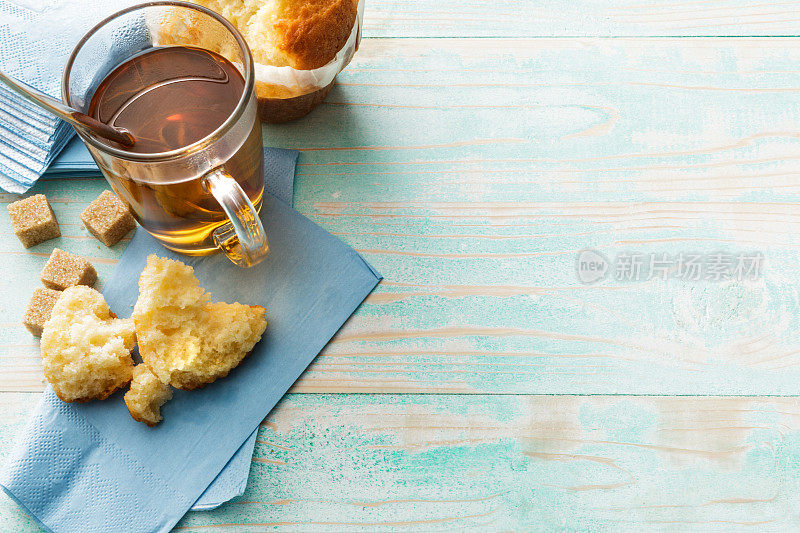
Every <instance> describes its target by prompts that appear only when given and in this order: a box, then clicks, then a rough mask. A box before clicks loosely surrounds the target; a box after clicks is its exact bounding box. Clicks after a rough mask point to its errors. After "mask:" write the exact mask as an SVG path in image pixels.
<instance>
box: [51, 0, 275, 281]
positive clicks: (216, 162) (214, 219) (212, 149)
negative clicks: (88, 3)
mask: <svg viewBox="0 0 800 533" xmlns="http://www.w3.org/2000/svg"><path fill="white" fill-rule="evenodd" d="M183 15H186V16H191V17H192V18H193V20H196V19H197V18H198V17H206V18H208V20H207V21H206V24H205V27H206V28H208V30H209V31H213V32H214V33H215V35H219V34H220V32H222V31H223V30H224V31H226V32H228V34H229V35H230V41H231V42H230V43H228V45H227V46H225V47H224V49H225V50H226V52H227V53H226V54H225V55H223V52H222V51H215V50H206V49H204V48H198V47H196V46H189V45H181V44H180V43H178V44H171V45H170V46H159V44H158V36H159V32H160V31H161V30H160V29H159V28H160V27H170V28H174V27H175V22H176V20H178V21H179V20H180V17H181V16H183ZM210 25H214V26H210ZM120 26H122V28H124V29H125V31H124V32H122V34H123V35H125V36H126V37H125V38H124V41H120V39H122V38H121V37H119V35H120ZM137 32H138V33H139V36H140V38H139V39H137V38H136V33H137ZM131 34H133V35H131ZM95 40H99V41H101V43H100V44H101V45H102V44H105V50H106V51H107V50H109V49H111V50H114V49H116V50H120V49H123V50H124V49H125V48H126V47H127V46H129V43H130V42H133V43H137V44H135V46H132V47H131V48H132V49H131V50H129V51H128V53H123V54H121V57H120V58H118V59H117V60H116V61H112V60H113V59H114V58H111V59H112V60H109V59H108V58H104V61H99V60H98V58H94V61H93V58H92V52H93V51H94V50H93V49H96V48H98V43H94V42H93V41H95ZM169 40H170V43H175V41H176V39H175V36H174V35H170V39H169ZM103 41H111V43H110V45H109V43H103ZM142 43H143V44H144V45H142ZM84 56H86V57H84ZM226 56H227V57H226ZM101 65H104V66H101ZM79 67H80V68H79ZM87 68H88V69H90V74H91V76H87V73H86V72H85V71H86V69H87ZM89 79H91V80H92V81H91V82H90V81H88V80H89ZM96 80H100V81H99V83H98V82H97V81H96ZM63 93H64V99H65V100H66V101H67V103H69V104H70V105H73V106H75V107H78V108H79V109H81V110H82V111H83V112H85V113H87V114H89V115H90V116H92V117H94V118H96V119H98V120H100V121H101V122H103V123H105V124H108V125H110V126H113V127H116V128H122V129H125V130H127V131H129V132H130V133H131V134H132V135H133V137H134V138H135V139H136V143H135V144H134V145H133V146H130V147H125V146H122V145H118V144H116V143H114V142H113V141H109V140H106V139H100V138H98V137H93V136H91V135H88V134H81V138H82V139H83V141H84V142H85V143H86V145H87V146H88V148H89V151H90V152H91V153H92V156H93V157H94V159H95V161H96V162H97V164H98V166H99V167H100V169H101V170H102V172H103V174H104V175H105V177H106V178H107V180H108V181H109V183H110V184H111V186H112V187H113V188H114V191H115V192H116V193H117V195H118V196H119V197H120V198H121V199H122V200H123V201H125V202H126V203H127V204H128V206H129V207H130V209H131V211H132V213H133V214H134V216H135V217H136V219H137V220H138V222H139V223H140V224H141V225H142V227H143V228H145V229H146V230H147V231H148V232H149V233H150V234H152V235H153V236H154V237H155V238H157V239H158V240H159V241H161V243H162V244H164V245H165V246H166V247H168V248H170V249H172V250H175V251H177V252H181V253H186V254H191V255H202V254H207V253H212V252H215V251H217V250H219V249H221V250H222V251H224V252H225V253H226V254H227V255H228V257H229V258H231V260H232V261H233V262H234V263H236V264H238V265H241V266H250V265H253V264H256V263H258V262H259V261H260V260H261V259H263V257H264V256H265V255H266V253H267V250H268V245H267V242H266V236H265V235H264V230H263V226H262V225H261V222H260V220H259V217H258V211H259V209H260V207H261V200H262V195H263V191H264V175H263V155H262V148H261V124H260V122H259V119H258V116H257V114H256V99H255V91H254V78H253V68H252V58H251V56H250V51H249V49H247V45H246V44H245V43H244V40H243V39H242V38H241V36H240V35H239V34H238V32H237V31H236V30H235V28H233V26H231V25H230V23H228V22H227V21H225V19H223V18H221V17H220V16H219V15H217V14H215V13H213V12H211V11H209V10H207V9H205V8H202V7H200V6H195V5H193V4H188V3H184V2H155V3H149V4H143V5H141V6H134V7H132V8H129V9H127V10H124V11H121V12H120V13H118V14H116V15H113V16H112V17H110V18H109V19H106V21H104V22H102V23H100V24H99V25H98V26H97V27H95V28H94V29H93V30H92V31H91V32H90V33H89V34H88V35H87V36H86V37H85V38H84V39H83V41H81V43H79V44H78V47H77V48H76V50H75V51H74V52H73V55H72V57H71V58H70V61H69V63H68V65H67V70H66V72H65V74H64V87H63Z"/></svg>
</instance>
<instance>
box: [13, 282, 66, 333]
mask: <svg viewBox="0 0 800 533" xmlns="http://www.w3.org/2000/svg"><path fill="white" fill-rule="evenodd" d="M59 296H61V291H54V290H53V289H46V288H44V287H37V288H36V290H34V291H33V296H31V301H30V302H28V309H26V310H25V316H24V317H23V318H22V323H23V324H24V325H25V327H26V328H28V331H30V332H31V333H32V334H33V335H36V336H37V337H41V336H42V328H43V327H44V323H45V322H47V319H48V318H50V313H52V312H53V305H55V303H56V300H58V297H59Z"/></svg>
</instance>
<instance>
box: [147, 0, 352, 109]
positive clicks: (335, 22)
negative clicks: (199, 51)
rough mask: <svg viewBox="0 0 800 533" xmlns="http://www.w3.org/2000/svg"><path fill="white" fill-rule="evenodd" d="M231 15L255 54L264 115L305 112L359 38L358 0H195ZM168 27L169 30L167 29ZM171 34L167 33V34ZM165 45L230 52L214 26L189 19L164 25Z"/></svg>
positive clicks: (319, 97) (319, 99)
mask: <svg viewBox="0 0 800 533" xmlns="http://www.w3.org/2000/svg"><path fill="white" fill-rule="evenodd" d="M196 3H198V4H200V5H203V6H205V7H208V8H209V9H211V10H213V11H216V12H217V13H219V14H221V15H222V16H223V17H225V18H226V19H228V20H229V21H230V22H231V23H232V24H233V25H234V26H236V28H237V29H238V30H239V32H240V33H241V34H242V36H243V37H244V38H245V40H246V41H247V44H248V45H249V47H250V51H251V52H252V54H253V60H254V62H255V64H256V65H255V74H256V95H257V97H258V104H259V106H258V108H259V115H260V116H261V119H262V120H264V121H265V122H286V121H288V120H293V119H295V118H299V117H302V116H304V115H306V114H307V113H308V112H310V111H311V110H312V109H313V108H314V107H316V106H317V105H318V104H319V103H320V102H322V100H323V99H324V98H325V96H327V94H328V93H329V92H330V90H331V88H332V86H333V81H334V78H335V76H336V74H338V72H339V71H341V70H342V69H343V68H344V67H345V66H346V64H347V63H348V62H349V61H350V59H351V58H352V55H353V53H354V52H355V49H356V48H357V47H358V40H359V37H360V23H359V7H360V6H359V0H196ZM165 30H166V32H165ZM165 33H166V34H165ZM160 42H161V44H194V45H196V46H201V47H203V48H207V49H209V50H213V51H215V52H218V53H220V54H221V55H223V56H225V57H228V58H230V57H231V55H233V54H230V53H227V54H226V50H225V48H226V47H229V46H231V43H230V42H226V40H225V39H223V38H221V37H220V36H219V35H218V34H217V33H215V31H213V30H209V28H208V27H202V26H201V25H200V24H198V23H195V25H194V27H193V26H192V23H191V22H188V23H187V21H186V20H185V19H182V20H181V21H180V24H179V25H174V27H169V26H167V27H164V28H162V35H161V37H160Z"/></svg>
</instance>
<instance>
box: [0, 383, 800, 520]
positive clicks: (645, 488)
mask: <svg viewBox="0 0 800 533" xmlns="http://www.w3.org/2000/svg"><path fill="white" fill-rule="evenodd" d="M37 398H38V395H37V394H10V393H5V394H2V395H0V410H2V412H3V413H4V414H5V416H4V417H2V419H1V420H0V460H2V459H3V457H4V456H5V455H6V454H7V453H8V449H9V446H10V444H9V441H10V438H9V436H10V435H13V434H16V433H18V431H19V429H20V428H21V427H22V424H23V423H24V419H25V418H26V416H27V413H28V412H29V411H30V410H31V409H32V408H33V405H34V403H35V401H36V399H37ZM165 416H169V404H168V405H167V406H166V407H165ZM798 450H800V399H798V398H741V397H739V398H737V397H728V398H719V397H676V398H667V397H616V396H595V397H575V396H555V397H554V396H502V395H493V396H481V395H478V396H451V395H289V396H287V397H286V398H285V399H284V400H283V401H282V402H281V403H280V404H279V406H278V407H277V408H276V409H275V410H274V411H273V412H272V413H271V414H270V416H269V417H267V419H266V420H265V421H264V423H263V424H262V427H261V429H260V435H259V440H258V443H257V445H256V451H255V456H254V461H253V464H252V467H251V471H250V481H249V484H248V488H247V491H246V493H245V494H244V495H243V496H242V497H240V498H238V499H237V500H235V501H233V502H231V503H229V504H227V505H224V506H222V507H221V508H219V509H217V510H215V511H210V512H201V513H189V514H188V515H187V516H186V517H185V518H184V519H183V521H182V522H181V523H180V524H179V526H178V529H177V531H196V532H202V531H226V532H227V531H265V530H278V531H343V530H357V531H396V530H403V531H439V530H452V531H463V530H470V531H487V530H491V531H501V530H507V531H508V530H514V531H520V530H525V531H532V530H535V531H564V530H567V531H586V530H591V531H598V530H604V531H605V530H614V531H631V530H636V531H644V530H646V531H649V530H659V531H663V530H670V531H674V530H691V531H701V530H702V531H722V530H737V531H744V530H748V531H749V530H752V531H787V530H791V529H794V527H795V526H796V524H797V521H798V519H800V506H798V502H797V497H796V494H797V489H798V485H799V483H800V477H799V476H798V468H797V464H798V460H799V459H800V455H798ZM0 523H2V524H4V525H5V530H9V531H10V530H13V531H17V532H20V533H23V532H28V531H37V529H36V528H35V527H34V525H33V524H32V522H31V521H30V520H29V519H27V518H25V517H24V516H22V514H21V512H20V511H19V510H18V508H17V507H16V506H15V505H14V504H13V503H12V502H11V501H10V500H8V499H7V497H6V496H4V495H3V496H0ZM9 528H10V529H9Z"/></svg>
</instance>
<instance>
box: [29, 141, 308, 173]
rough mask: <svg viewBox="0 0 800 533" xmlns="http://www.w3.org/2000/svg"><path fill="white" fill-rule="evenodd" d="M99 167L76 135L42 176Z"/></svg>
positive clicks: (79, 171)
mask: <svg viewBox="0 0 800 533" xmlns="http://www.w3.org/2000/svg"><path fill="white" fill-rule="evenodd" d="M99 173H100V169H99V168H97V163H95V162H94V159H92V155H91V154H90V153H89V150H88V149H87V148H86V145H85V144H83V141H81V139H80V137H78V136H77V135H76V136H75V137H73V138H72V140H70V141H69V142H68V143H67V145H66V146H65V147H64V149H63V150H61V153H59V154H58V155H57V156H56V158H55V159H53V162H52V163H50V166H49V167H47V170H46V171H45V173H44V174H43V175H42V177H43V178H74V177H78V176H88V175H93V174H99ZM293 175H294V174H293Z"/></svg>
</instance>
